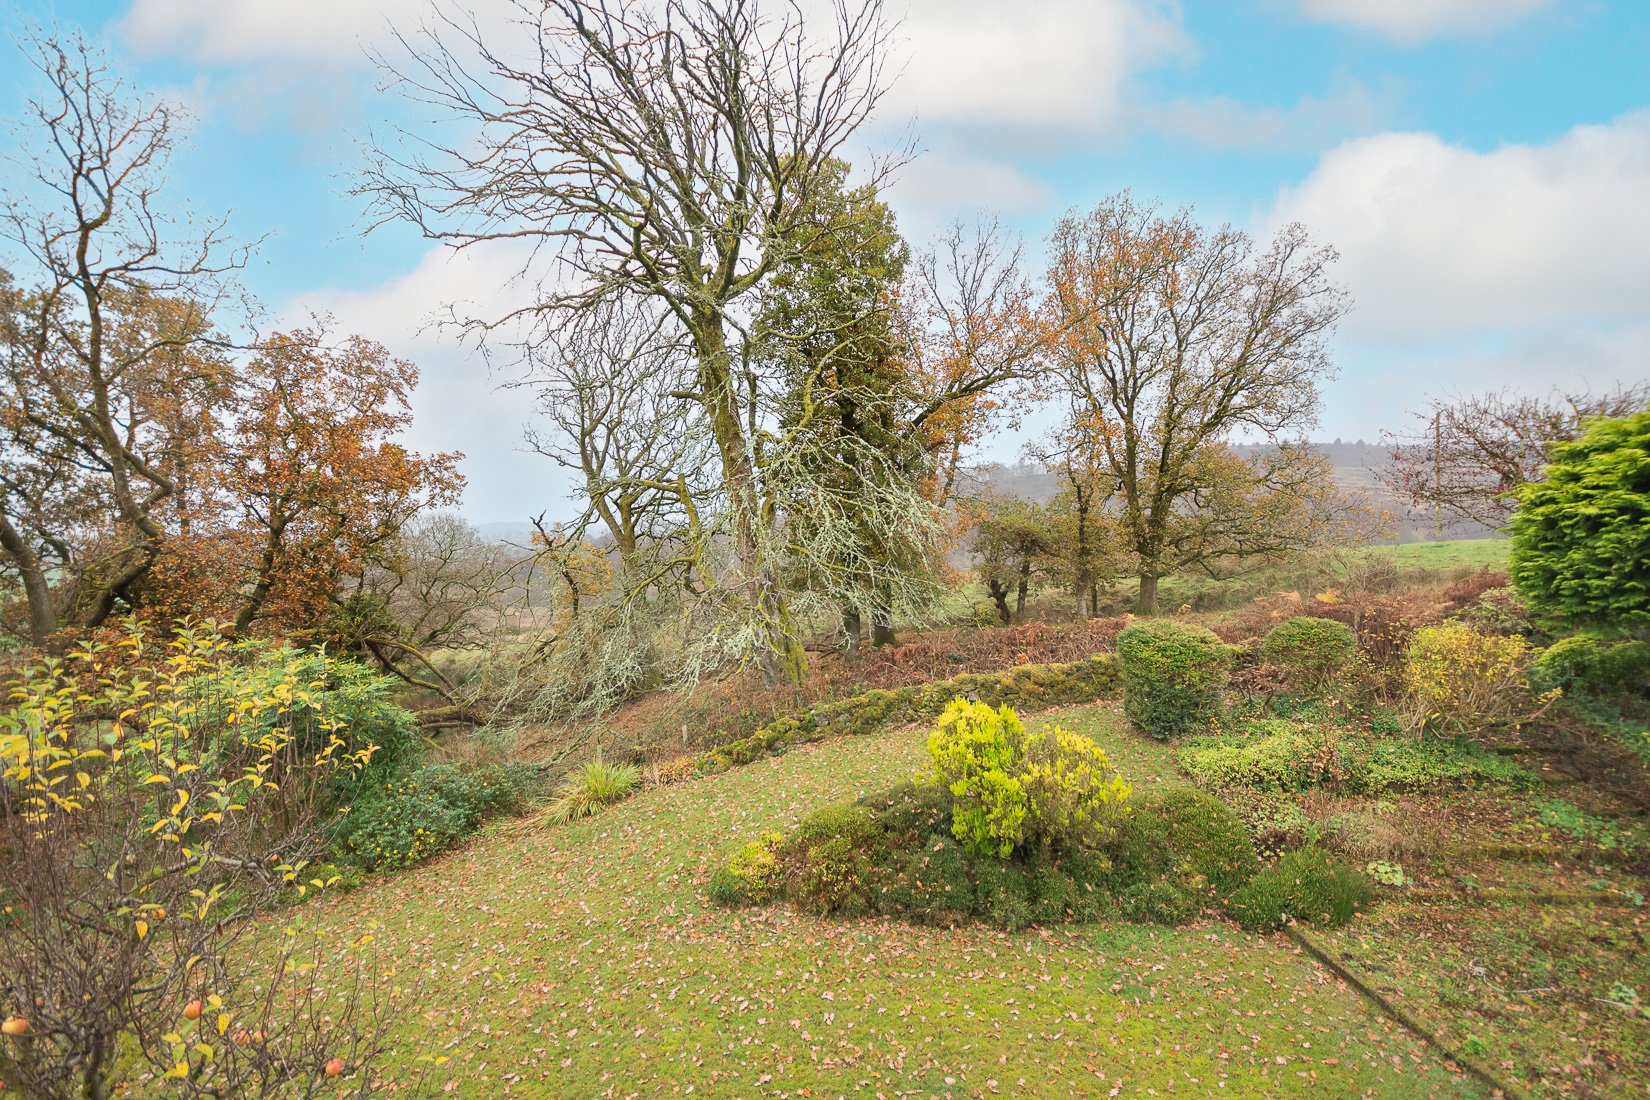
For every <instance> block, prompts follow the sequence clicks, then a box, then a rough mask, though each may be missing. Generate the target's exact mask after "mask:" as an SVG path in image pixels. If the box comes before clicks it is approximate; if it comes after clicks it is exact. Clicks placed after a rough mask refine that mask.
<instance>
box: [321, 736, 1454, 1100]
mask: <svg viewBox="0 0 1650 1100" xmlns="http://www.w3.org/2000/svg"><path fill="white" fill-rule="evenodd" d="M1061 718H1062V720H1064V721H1066V722H1067V723H1068V724H1070V725H1072V726H1074V727H1077V728H1080V729H1081V730H1082V731H1083V732H1086V733H1089V734H1091V735H1096V736H1098V737H1099V738H1100V739H1101V740H1102V741H1103V743H1105V744H1107V745H1108V746H1109V747H1110V749H1111V751H1112V752H1113V753H1114V755H1115V758H1116V759H1117V761H1118V762H1119V764H1120V765H1121V767H1122V768H1123V770H1124V771H1125V773H1127V774H1128V775H1130V776H1131V777H1132V778H1133V779H1134V780H1135V781H1136V782H1137V783H1138V784H1139V785H1141V786H1142V787H1143V788H1146V787H1150V786H1152V785H1155V784H1161V783H1172V782H1179V781H1180V780H1179V779H1178V778H1177V775H1176V772H1175V769H1174V765H1173V763H1172V760H1171V758H1170V756H1169V754H1168V752H1167V750H1166V749H1165V748H1164V747H1162V746H1159V745H1157V744H1155V743H1150V742H1147V741H1145V740H1143V739H1140V738H1138V737H1137V736H1135V735H1133V734H1130V733H1126V732H1122V731H1121V730H1120V729H1119V727H1120V725H1121V722H1120V720H1119V719H1118V718H1117V717H1116V716H1115V714H1114V712H1113V711H1111V710H1110V709H1107V708H1104V707H1086V708H1070V709H1068V710H1067V711H1066V712H1064V714H1063V715H1062V716H1061ZM922 756H923V754H922V737H921V734H920V733H919V732H916V731H910V730H907V731H893V732H888V733H884V734H880V735H876V736H870V737H863V738H853V739H841V740H836V741H830V742H826V743H823V744H820V745H815V746H811V747H808V748H805V749H800V750H797V751H794V752H792V753H790V754H788V755H785V756H782V757H778V758H771V759H765V760H762V761H760V762H758V763H756V764H753V765H750V766H747V767H743V768H737V769H734V770H733V771H730V772H726V773H723V774H721V775H716V776H712V777H706V778H701V779H695V780H691V781H689V782H685V783H680V784H675V785H671V786H666V787H661V788H655V789H652V790H649V791H646V792H644V793H643V794H641V795H639V796H637V797H635V798H633V799H631V800H630V801H628V802H626V803H624V804H621V805H620V806H618V807H615V808H613V809H612V810H610V811H607V812H605V813H604V814H602V815H600V816H598V817H596V818H594V819H592V820H590V821H588V822H585V823H581V824H578V825H574V826H571V827H561V828H552V827H549V826H547V825H545V824H543V823H541V822H535V821H526V822H523V821H515V822H507V823H504V824H501V825H499V826H496V827H494V828H492V829H491V830H489V831H488V832H486V833H484V834H483V835H482V836H481V837H479V838H478V839H477V840H476V841H474V842H473V843H471V844H470V845H468V846H467V847H465V848H463V849H461V850H459V851H457V852H454V853H452V854H450V855H448V856H447V857H445V858H442V859H439V860H438V861H436V862H434V863H432V864H429V865H426V866H423V867H420V868H417V869H415V870H412V871H408V872H406V873H403V874H400V875H397V876H394V877H391V878H387V879H381V880H377V881H373V882H371V883H369V884H368V885H367V886H364V887H362V888H360V889H357V890H355V891H353V892H350V893H347V894H340V895H337V896H335V897H331V898H329V899H326V900H323V901H318V902H317V903H314V904H311V905H309V906H306V907H303V908H301V909H299V910H297V911H296V912H295V913H293V914H290V915H292V916H295V917H297V918H299V920H300V921H301V923H302V924H304V925H307V926H309V927H311V928H313V929H316V930H317V931H321V932H323V933H324V934H327V935H328V936H330V937H338V938H342V937H346V936H354V935H358V934H359V933H360V932H361V931H363V930H365V929H367V928H369V927H372V926H376V936H377V941H376V942H377V946H378V947H379V949H380V950H381V952H382V955H381V958H382V959H383V960H384V961H385V962H386V963H389V964H391V965H393V966H394V967H395V968H396V971H397V972H396V974H395V978H394V980H395V982H396V984H397V985H400V986H405V987H409V988H410V989H411V990H412V991H413V992H412V994H411V995H412V996H414V997H416V1000H417V1002H418V1004H419V1005H420V1006H421V1010H422V1011H421V1013H420V1014H418V1015H416V1016H414V1017H413V1018H412V1020H411V1023H410V1024H409V1025H408V1026H407V1027H406V1028H405V1029H404V1031H403V1033H402V1035H401V1037H400V1042H401V1046H400V1049H399V1051H398V1055H397V1057H398V1060H399V1063H400V1064H401V1065H403V1066H410V1065H411V1063H412V1060H413V1059H414V1058H415V1057H416V1056H417V1055H418V1054H420V1053H431V1054H446V1055H448V1056H449V1057H450V1061H449V1062H448V1063H447V1064H446V1066H445V1067H444V1069H445V1070H447V1071H450V1072H451V1078H450V1081H449V1082H448V1083H447V1084H448V1085H450V1087H451V1089H452V1095H458V1096H474V1097H481V1096H489V1097H490V1096H500V1095H518V1096H531V1097H590V1096H608V1095H612V1096H653V1095H686V1094H689V1093H692V1094H694V1095H699V1096H740V1097H745V1096H775V1097H799V1096H867V1097H874V1096H879V1095H880V1096H886V1097H893V1096H911V1095H918V1096H925V1097H930V1096H931V1097H973V1096H1028V1097H1029V1096H1059V1097H1087V1096H1131V1097H1132V1096H1151V1095H1188V1094H1189V1095H1225V1096H1238V1097H1284V1096H1336V1097H1340V1096H1355V1095H1367V1096H1387V1097H1394V1098H1396V1097H1414V1096H1478V1095H1483V1091H1482V1090H1481V1089H1480V1088H1479V1087H1478V1086H1477V1085H1476V1084H1475V1083H1474V1082H1472V1081H1471V1080H1469V1079H1466V1078H1463V1077H1461V1076H1459V1075H1457V1074H1455V1073H1453V1072H1451V1071H1450V1070H1449V1069H1448V1068H1446V1067H1445V1066H1444V1065H1443V1064H1442V1062H1441V1060H1440V1058H1439V1057H1438V1055H1437V1054H1436V1053H1435V1052H1434V1051H1432V1050H1430V1049H1428V1048H1426V1047H1424V1046H1423V1045H1422V1044H1420V1043H1419V1042H1417V1041H1416V1040H1415V1039H1413V1037H1411V1036H1410V1035H1409V1034H1408V1033H1406V1032H1404V1031H1403V1030H1402V1029H1400V1028H1398V1027H1396V1026H1395V1025H1393V1024H1392V1023H1390V1022H1389V1021H1387V1020H1386V1019H1385V1018H1383V1017H1382V1016H1380V1015H1379V1014H1377V1013H1376V1012H1374V1011H1373V1010H1372V1009H1371V1008H1370V1007H1369V1005H1368V1004H1366V1003H1365V1002H1364V1001H1363V1000H1361V999H1360V998H1359V997H1358V995H1357V994H1355V993H1354V992H1352V991H1351V990H1349V989H1347V988H1345V987H1344V986H1342V985H1340V984H1338V983H1337V982H1336V981H1335V980H1333V979H1332V978H1331V977H1330V976H1329V975H1328V974H1327V973H1326V972H1325V971H1324V970H1322V969H1321V968H1320V967H1318V966H1317V965H1315V964H1314V963H1313V962H1312V961H1311V960H1310V959H1309V958H1308V957H1306V956H1304V955H1303V954H1301V953H1300V952H1299V951H1298V949H1296V948H1294V946H1293V945H1292V944H1290V943H1289V942H1288V941H1287V940H1286V939H1283V938H1282V937H1262V936H1257V935H1251V934H1248V933H1245V932H1242V931H1239V930H1238V929H1236V928H1235V927H1233V926H1231V925H1228V924H1226V923H1223V922H1216V921H1210V922H1205V923H1201V924H1196V925H1193V926H1191V927H1187V928H1178V929H1159V928H1149V927H1141V926H1136V925H1129V924H1106V925H1090V926H1071V927H1063V928H1056V929H1047V930H1030V931H1027V932H1023V933H1019V934H1007V933H1003V932H999V931H996V930H993V929H990V928H986V927H982V926H970V927H966V928H962V929H957V930H950V931H945V930H936V929H932V928H921V927H917V926H913V925H908V924H904V923H899V922H893V921H886V920H856V921H833V920H825V919H818V918H814V917H810V916H806V915H803V914H801V913H798V912H796V911H793V910H789V909H779V910H765V911H764V910H758V911H743V912H732V913H729V912H723V911H721V910H718V909H714V908H712V907H710V906H709V904H708V903H707V901H706V900H705V897H704V883H705V881H706V879H707V878H708V875H709V873H710V871H711V869H712V868H713V867H715V866H716V865H717V864H718V863H719V862H720V861H722V860H724V859H725V858H726V857H727V855H728V854H729V853H730V852H731V851H732V850H733V849H734V848H735V847H737V846H738V845H739V844H740V843H741V842H742V841H744V840H745V839H748V838H749V837H751V836H752V835H753V834H755V833H757V832H758V831H759V830H763V829H770V828H773V829H786V828H789V827H791V826H793V825H794V824H796V823H797V821H798V820H799V819H800V818H801V817H802V816H804V815H805V814H807V813H809V812H810V811H812V810H814V809H816V808H817V807H819V806H822V805H825V804H828V803H831V802H834V801H839V800H843V799H849V798H853V797H856V796H858V795H860V794H864V793H867V792H870V791H874V790H879V789H882V788H886V787H888V786H891V785H893V784H895V783H898V782H900V781H902V780H905V779H908V778H910V776H911V774H912V773H913V771H914V770H915V769H916V768H917V767H918V766H919V765H920V764H921V762H922ZM1154 1090H1155V1091H1154Z"/></svg>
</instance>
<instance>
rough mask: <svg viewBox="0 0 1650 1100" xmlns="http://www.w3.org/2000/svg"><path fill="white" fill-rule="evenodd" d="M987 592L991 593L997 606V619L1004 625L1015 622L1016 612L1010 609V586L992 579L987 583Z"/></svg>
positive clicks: (992, 600)
mask: <svg viewBox="0 0 1650 1100" xmlns="http://www.w3.org/2000/svg"><path fill="white" fill-rule="evenodd" d="M985 590H986V591H987V592H989V593H991V602H992V603H994V604H996V605H997V617H998V618H1000V619H1002V621H1003V625H1004V626H1008V625H1010V624H1011V623H1013V622H1014V612H1013V611H1011V610H1009V607H1008V586H1007V585H1006V584H1004V583H1003V582H1002V581H999V580H996V579H992V580H988V581H986V582H985Z"/></svg>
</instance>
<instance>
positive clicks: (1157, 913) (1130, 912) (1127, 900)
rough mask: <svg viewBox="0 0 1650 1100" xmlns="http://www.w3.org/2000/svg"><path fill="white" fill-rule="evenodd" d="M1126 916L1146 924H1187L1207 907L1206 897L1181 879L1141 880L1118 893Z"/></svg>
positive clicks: (1119, 903) (1120, 905)
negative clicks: (1186, 886) (1178, 880)
mask: <svg viewBox="0 0 1650 1100" xmlns="http://www.w3.org/2000/svg"><path fill="white" fill-rule="evenodd" d="M1118 905H1119V908H1120V909H1121V911H1122V913H1123V915H1124V916H1126V917H1127V918H1128V919H1130V920H1133V921H1139V922H1141V923H1142V924H1164V925H1171V926H1172V925H1177V924H1185V923H1186V922H1187V921H1189V920H1191V919H1192V918H1193V917H1195V916H1197V915H1198V913H1199V912H1201V911H1202V909H1203V899H1202V898H1200V897H1199V896H1198V895H1196V894H1195V893H1193V892H1192V891H1190V890H1187V889H1186V888H1185V887H1184V886H1182V885H1180V884H1179V883H1178V882H1171V881H1169V880H1166V879H1160V880H1158V881H1156V882H1141V883H1137V884H1135V885H1133V886H1130V887H1129V888H1128V889H1126V890H1124V891H1123V893H1122V894H1121V895H1119V897H1118Z"/></svg>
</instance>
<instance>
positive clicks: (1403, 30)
mask: <svg viewBox="0 0 1650 1100" xmlns="http://www.w3.org/2000/svg"><path fill="white" fill-rule="evenodd" d="M1551 2H1552V0H1300V9H1301V12H1302V13H1303V14H1305V15H1306V16H1308V17H1309V18H1312V19H1318V20H1322V21H1323V22H1326V23H1340V24H1343V25H1345V26H1350V27H1358V28H1360V29H1362V30H1370V31H1375V32H1377V33H1378V34H1384V35H1386V36H1387V37H1389V38H1395V39H1398V40H1399V41H1401V42H1418V41H1421V40H1423V39H1426V38H1431V37H1434V36H1436V35H1443V34H1456V33H1469V34H1470V33H1475V32H1482V31H1487V30H1493V29H1495V28H1497V27H1503V26H1506V25H1507V24H1509V23H1514V22H1517V21H1518V20H1520V19H1522V18H1524V17H1525V16H1526V15H1529V14H1531V13H1532V12H1535V11H1537V10H1538V9H1540V8H1544V7H1546V6H1547V5H1548V4H1549V3H1551Z"/></svg>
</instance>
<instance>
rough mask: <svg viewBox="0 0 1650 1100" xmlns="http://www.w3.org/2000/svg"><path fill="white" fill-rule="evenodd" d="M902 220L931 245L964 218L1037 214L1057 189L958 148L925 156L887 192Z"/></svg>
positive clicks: (904, 229)
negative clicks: (938, 234) (979, 213)
mask: <svg viewBox="0 0 1650 1100" xmlns="http://www.w3.org/2000/svg"><path fill="white" fill-rule="evenodd" d="M885 194H886V195H887V198H888V201H889V203H890V204H891V205H892V206H893V207H894V209H895V210H896V211H897V212H898V213H899V215H900V230H901V232H903V233H904V234H905V236H906V237H907V238H908V239H910V240H913V241H922V240H926V239H928V238H929V237H931V236H933V235H934V234H935V233H936V232H938V231H939V230H941V229H943V228H944V227H945V226H946V225H948V224H949V223H950V222H951V221H953V220H954V219H956V218H958V217H966V216H967V215H970V214H972V213H973V212H974V211H977V210H991V211H995V212H998V213H1001V214H1004V215H1007V216H1010V217H1012V216H1014V215H1017V214H1027V213H1035V212H1038V211H1041V210H1044V209H1046V208H1047V207H1049V206H1050V205H1051V204H1052V203H1053V202H1054V201H1055V198H1056V197H1057V196H1056V192H1055V190H1054V188H1052V187H1050V186H1049V185H1048V184H1046V183H1044V182H1043V181H1041V180H1038V179H1034V178H1032V177H1031V176H1028V175H1026V174H1025V173H1024V172H1022V171H1021V170H1020V169H1019V168H1018V167H1016V166H1015V165H1014V164H1011V163H1009V162H1007V161H1001V160H994V159H992V158H990V157H983V156H979V155H976V154H974V153H970V152H967V151H966V150H962V149H958V148H955V147H952V146H945V147H941V148H936V149H933V150H930V151H928V152H925V153H923V154H922V155H921V156H919V157H918V158H917V159H916V160H914V161H912V162H911V163H910V164H908V165H906V166H905V167H904V168H902V169H900V171H899V173H898V175H897V176H896V177H895V178H894V181H893V183H892V184H891V185H889V186H888V187H887V189H886V191H885Z"/></svg>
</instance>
